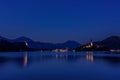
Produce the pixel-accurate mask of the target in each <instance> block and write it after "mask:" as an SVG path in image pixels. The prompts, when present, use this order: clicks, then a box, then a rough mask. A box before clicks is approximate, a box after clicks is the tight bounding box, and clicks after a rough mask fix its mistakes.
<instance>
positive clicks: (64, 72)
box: [0, 52, 120, 80]
mask: <svg viewBox="0 0 120 80" xmlns="http://www.w3.org/2000/svg"><path fill="white" fill-rule="evenodd" d="M0 80H120V54H115V53H110V52H77V53H74V52H68V53H54V52H8V53H2V52H1V53H0Z"/></svg>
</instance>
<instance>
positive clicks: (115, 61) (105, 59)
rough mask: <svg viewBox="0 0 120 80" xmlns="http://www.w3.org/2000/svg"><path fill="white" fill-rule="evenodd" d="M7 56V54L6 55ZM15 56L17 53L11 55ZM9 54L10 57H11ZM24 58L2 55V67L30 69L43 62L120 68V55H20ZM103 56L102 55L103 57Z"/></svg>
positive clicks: (0, 60)
mask: <svg viewBox="0 0 120 80" xmlns="http://www.w3.org/2000/svg"><path fill="white" fill-rule="evenodd" d="M4 54H6V53H4ZM10 54H11V55H15V53H13V54H12V53H10ZM10 54H9V55H10ZM18 54H22V56H19V55H15V56H6V55H4V56H3V55H1V54H0V65H3V66H5V64H13V63H14V64H16V65H17V66H24V67H29V66H31V64H33V63H37V64H40V63H41V62H44V61H46V62H50V61H61V62H65V63H66V62H67V63H77V62H78V61H84V62H88V63H91V62H92V63H93V62H94V63H96V62H97V63H99V62H102V63H106V64H110V65H112V66H119V67H120V55H117V54H116V55H111V54H108V55H105V53H100V54H96V53H93V52H83V53H52V54H50V53H39V52H36V53H34V54H33V53H27V52H24V53H18ZM101 54H102V55H101Z"/></svg>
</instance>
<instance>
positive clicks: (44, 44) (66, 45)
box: [0, 36, 81, 49]
mask: <svg viewBox="0 0 120 80" xmlns="http://www.w3.org/2000/svg"><path fill="white" fill-rule="evenodd" d="M1 40H5V41H8V42H11V43H20V42H24V41H26V42H27V43H28V44H29V47H30V48H33V49H58V48H59V49H63V48H77V47H80V46H81V44H80V43H78V42H76V41H71V40H69V41H66V42H64V43H56V44H54V43H47V42H37V41H34V40H32V39H30V38H27V37H25V36H22V37H19V38H16V39H7V38H4V37H2V36H1V37H0V41H1Z"/></svg>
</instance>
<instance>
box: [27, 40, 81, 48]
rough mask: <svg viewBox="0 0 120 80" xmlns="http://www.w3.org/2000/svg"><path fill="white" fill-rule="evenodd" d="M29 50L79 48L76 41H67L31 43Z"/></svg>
mask: <svg viewBox="0 0 120 80" xmlns="http://www.w3.org/2000/svg"><path fill="white" fill-rule="evenodd" d="M29 44H30V46H31V48H36V49H63V48H77V47H80V46H81V45H80V43H78V42H76V41H67V42H65V43H57V44H54V43H45V42H32V43H29Z"/></svg>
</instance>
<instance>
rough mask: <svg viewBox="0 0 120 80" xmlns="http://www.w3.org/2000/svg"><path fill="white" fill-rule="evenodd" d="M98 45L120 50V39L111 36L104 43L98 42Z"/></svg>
mask: <svg viewBox="0 0 120 80" xmlns="http://www.w3.org/2000/svg"><path fill="white" fill-rule="evenodd" d="M96 44H99V45H104V46H106V47H108V48H110V49H120V37H119V36H111V37H108V38H106V39H104V40H102V41H99V42H96Z"/></svg>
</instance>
